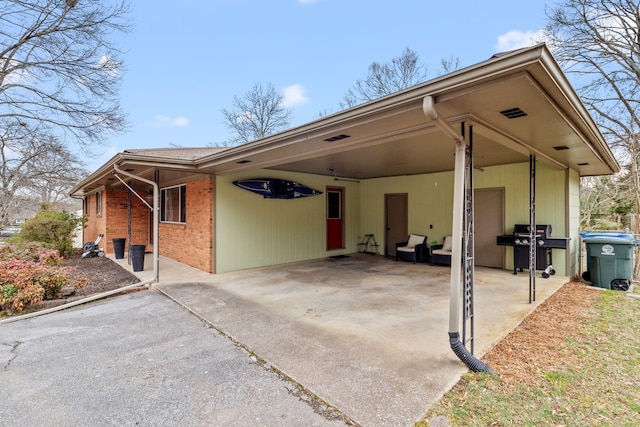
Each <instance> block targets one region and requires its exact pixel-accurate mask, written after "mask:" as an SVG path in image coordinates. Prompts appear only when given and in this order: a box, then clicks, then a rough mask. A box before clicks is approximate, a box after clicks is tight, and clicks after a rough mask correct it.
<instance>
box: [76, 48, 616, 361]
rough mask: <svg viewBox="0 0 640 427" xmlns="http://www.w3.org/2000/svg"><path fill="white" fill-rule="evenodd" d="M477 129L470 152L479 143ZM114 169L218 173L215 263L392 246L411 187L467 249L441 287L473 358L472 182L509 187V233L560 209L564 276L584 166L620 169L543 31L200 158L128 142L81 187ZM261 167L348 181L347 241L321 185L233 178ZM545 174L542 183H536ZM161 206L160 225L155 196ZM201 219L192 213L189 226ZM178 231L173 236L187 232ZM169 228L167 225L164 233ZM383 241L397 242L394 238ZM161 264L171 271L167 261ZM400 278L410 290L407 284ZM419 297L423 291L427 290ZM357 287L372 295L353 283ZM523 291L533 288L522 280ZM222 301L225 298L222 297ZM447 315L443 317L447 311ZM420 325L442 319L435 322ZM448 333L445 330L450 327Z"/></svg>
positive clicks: (572, 270) (417, 206)
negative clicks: (401, 200) (260, 183)
mask: <svg viewBox="0 0 640 427" xmlns="http://www.w3.org/2000/svg"><path fill="white" fill-rule="evenodd" d="M472 136H473V154H472V155H469V153H470V151H469V146H470V142H471V138H472ZM534 165H537V168H538V172H537V173H534V171H535V170H536V169H535V167H534ZM114 170H122V171H125V172H127V174H129V175H128V176H132V177H136V178H134V180H136V179H137V180H138V181H140V180H143V181H142V182H145V181H144V180H147V181H151V182H154V183H156V184H157V185H159V186H160V187H163V186H171V185H175V184H177V183H180V182H185V181H189V180H194V179H197V178H194V177H202V176H205V177H209V178H210V179H211V181H212V182H213V185H212V186H211V191H212V193H213V194H214V196H213V200H212V204H211V206H210V210H211V212H212V216H213V219H211V220H208V221H204V222H203V224H205V225H204V226H203V228H201V229H199V230H196V231H197V232H201V231H204V232H206V233H208V234H207V236H210V238H209V239H208V240H207V241H206V242H204V244H203V245H200V246H198V252H200V251H201V252H203V253H204V252H207V254H208V255H210V256H211V261H210V265H209V266H207V267H208V268H209V267H210V271H213V272H215V273H218V274H224V275H226V274H232V273H233V272H234V271H240V270H245V269H247V270H248V269H255V268H256V267H267V266H273V265H285V266H290V265H291V264H288V263H291V262H299V261H306V260H314V259H322V260H325V259H326V257H328V256H334V255H348V254H354V253H356V252H357V250H358V243H359V241H360V239H361V238H362V236H364V235H365V234H370V233H373V234H375V235H376V236H378V238H379V239H380V242H381V243H382V245H383V247H385V248H388V247H390V244H391V243H393V242H394V240H393V239H397V237H394V238H392V237H390V229H391V227H389V226H387V224H385V216H386V214H387V213H388V212H385V210H384V207H383V206H384V205H383V203H384V202H383V198H384V197H386V196H387V195H388V194H396V193H402V192H406V193H407V194H409V195H410V196H411V200H412V203H410V204H409V205H408V215H407V216H408V222H407V227H406V228H407V229H406V230H404V231H403V232H404V233H405V235H406V232H407V231H411V232H413V231H414V230H416V231H422V232H423V233H424V234H427V233H428V234H429V240H430V241H431V240H432V239H435V240H439V239H441V238H442V237H443V236H445V235H450V234H452V235H453V237H454V239H453V242H454V244H453V257H452V258H453V259H454V260H463V259H464V260H465V261H466V262H467V264H466V266H465V268H464V269H463V268H462V265H461V263H460V262H453V263H452V265H453V267H452V269H451V271H450V273H449V270H448V269H446V271H447V279H446V281H447V283H446V284H443V283H442V282H441V281H440V282H439V286H438V292H443V291H445V292H447V293H448V300H447V302H446V305H447V307H448V319H449V327H448V332H449V334H450V335H451V344H452V346H453V347H454V350H455V349H457V350H460V351H457V350H456V354H458V355H459V356H460V357H461V359H463V360H464V361H465V363H467V364H469V363H468V362H469V361H470V360H471V362H473V358H468V357H467V355H466V354H464V353H465V351H466V350H464V348H462V349H461V348H460V345H459V344H460V342H459V340H458V337H457V334H458V332H459V330H460V329H461V324H462V316H461V313H460V311H461V310H460V307H464V308H465V310H466V311H465V314H464V318H465V322H467V321H468V320H469V318H470V317H469V309H471V313H473V308H472V307H473V305H472V304H470V303H469V299H468V297H469V294H470V293H471V294H473V285H474V283H479V282H481V279H480V278H479V277H477V278H475V280H474V278H473V266H474V263H475V259H474V252H473V248H474V245H472V244H469V243H470V242H471V241H472V240H473V239H475V238H476V237H477V234H478V233H477V231H479V230H481V229H482V227H483V226H484V225H483V224H475V228H474V219H473V210H474V209H473V202H471V203H470V202H469V200H470V198H469V197H467V196H468V195H469V193H472V192H473V190H474V189H477V188H487V189H490V188H495V187H499V188H504V193H505V201H504V206H503V207H501V208H500V210H502V211H503V212H502V214H503V216H504V218H505V221H504V222H503V224H502V225H501V228H502V229H501V230H499V231H497V232H496V233H495V235H500V234H506V233H509V232H510V230H509V228H510V227H511V226H512V224H515V223H531V224H532V225H534V224H535V223H536V216H535V210H536V209H537V210H538V211H539V212H540V217H543V218H544V219H543V220H544V221H545V222H549V223H553V226H554V228H555V229H556V230H559V232H560V234H561V235H564V236H568V237H570V238H571V239H572V240H571V244H570V247H568V248H567V249H566V251H564V252H562V253H561V254H559V255H560V256H556V255H558V254H556V255H554V260H558V259H559V260H560V261H559V262H557V263H558V264H559V265H557V266H556V267H557V270H558V273H559V276H565V277H566V276H569V277H571V276H573V275H575V274H576V273H577V266H576V264H577V257H578V250H577V245H576V242H577V241H578V235H579V233H578V232H579V185H580V177H581V176H587V175H603V174H611V173H615V172H616V171H618V170H619V166H618V164H617V162H616V161H615V159H614V157H613V154H612V153H611V151H610V149H609V148H608V146H607V144H606V142H605V140H604V138H603V137H602V135H601V133H600V131H599V130H598V128H597V126H596V124H595V123H594V121H593V119H592V118H591V116H590V115H589V113H588V112H587V110H586V108H585V107H584V105H583V104H582V102H581V101H580V99H579V98H578V96H577V94H576V93H575V91H574V90H573V88H572V87H571V85H570V84H569V82H568V80H567V78H566V77H565V76H564V74H563V73H562V71H561V69H560V67H559V66H558V64H557V63H556V62H555V60H554V59H553V57H552V55H551V53H550V52H549V50H548V49H547V47H546V46H545V45H539V46H535V47H532V48H527V49H522V50H518V51H514V52H508V53H505V54H501V55H496V56H494V57H492V58H489V59H488V60H487V61H484V62H481V63H479V64H475V65H473V66H470V67H467V68H464V69H461V70H458V71H455V72H453V73H450V74H447V75H445V76H442V77H438V78H436V79H433V80H431V81H428V82H425V83H423V84H420V85H417V86H414V87H412V88H409V89H407V90H404V91H402V92H399V93H396V94H393V95H390V96H387V97H385V98H382V99H380V100H376V101H373V102H370V103H367V104H364V105H361V106H357V107H354V108H351V109H349V110H346V111H342V112H339V113H336V114H334V115H331V116H327V117H325V118H321V119H319V120H316V121H314V122H311V123H308V124H305V125H303V126H300V127H297V128H294V129H290V130H287V131H285V132H282V133H279V134H277V135H273V136H269V137H266V138H264V139H261V140H258V141H254V142H251V143H248V144H245V145H242V146H238V147H232V148H229V149H226V150H221V151H218V150H216V151H215V152H213V153H210V154H206V155H199V156H198V155H194V156H192V157H189V158H187V157H177V158H172V157H171V155H170V154H168V153H164V155H158V153H157V152H155V153H154V152H149V151H147V152H145V150H132V151H127V152H125V153H121V154H119V155H117V156H115V157H114V158H113V159H112V160H111V161H110V162H108V163H107V164H105V166H103V167H102V168H101V169H100V170H98V171H96V172H95V173H94V174H92V175H91V176H90V177H89V178H87V179H86V180H84V181H83V182H82V183H80V184H78V185H77V186H76V187H75V188H74V189H73V191H72V192H73V193H74V194H76V195H78V196H82V195H87V194H92V192H96V191H99V190H100V189H111V188H117V185H118V183H117V182H116V183H113V182H110V181H109V179H110V178H111V175H112V174H113V171H114ZM474 171H482V174H481V175H479V176H478V179H477V180H476V181H475V182H474V181H473V180H472V179H470V177H471V176H472V172H474ZM261 175H269V176H272V175H273V176H275V175H278V177H279V178H282V179H290V180H296V181H297V180H304V183H305V184H307V185H310V186H311V187H314V188H319V189H321V190H324V191H326V192H329V191H330V190H333V189H334V187H337V186H340V188H342V189H343V190H344V191H345V192H346V194H347V196H345V205H347V208H348V209H349V212H350V215H348V216H345V217H340V218H339V219H340V220H341V221H343V233H344V236H342V237H343V241H342V242H341V245H340V246H338V247H335V248H334V247H328V246H329V245H328V243H327V244H326V245H325V242H326V241H328V239H326V241H325V236H326V233H325V231H326V230H325V227H328V226H327V225H326V222H325V221H326V218H325V217H324V215H325V212H327V209H326V205H325V200H324V199H322V198H321V197H318V196H315V197H309V198H307V200H296V201H288V202H285V203H284V204H283V203H277V202H278V201H273V200H264V199H260V198H257V197H255V195H253V194H249V193H248V192H245V191H244V190H241V189H238V188H236V187H234V186H233V184H232V182H233V181H234V180H238V179H244V178H252V177H253V178H255V177H258V176H261ZM111 179H112V178H111ZM536 180H540V181H542V184H543V185H540V186H539V188H542V190H539V191H538V194H537V197H536V191H535V188H536V186H535V183H536ZM149 189H150V187H148V188H147V189H146V190H147V191H148V190H149ZM144 190H145V189H144V188H143V191H144ZM338 190H339V189H338ZM157 193H158V191H157V190H156V191H154V197H153V199H154V203H155V204H154V206H157V203H158V200H157V199H158V194H157ZM280 202H281V201H280ZM294 202H295V203H294ZM207 213H208V212H207ZM154 214H155V215H154V229H156V230H157V224H158V221H159V220H158V212H157V210H156V212H154ZM194 219H196V220H197V219H198V218H194ZM193 222H195V223H197V221H193ZM193 222H192V223H189V221H187V222H186V223H185V226H184V227H185V229H186V230H188V227H189V226H190V225H192V224H193ZM107 224H108V220H107ZM465 225H466V226H465ZM167 236H168V237H169V238H167V239H166V241H167V242H168V243H167V244H166V246H169V245H171V244H172V242H173V240H172V239H175V238H176V237H175V236H177V234H173V235H170V236H169V235H168V234H167ZM162 239H163V236H162V235H160V238H159V239H154V244H155V245H158V240H160V241H162ZM395 241H398V240H395ZM476 243H477V242H476ZM485 243H486V242H485ZM488 243H489V245H488V247H489V248H495V246H496V245H495V237H494V236H491V235H490V236H489V237H488ZM465 244H466V245H465ZM508 251H509V249H507V251H506V252H505V251H504V250H502V252H500V253H499V255H500V257H501V261H502V264H501V265H500V267H499V268H506V269H510V266H509V262H510V257H509V256H508V255H507V254H506V253H508ZM157 252H158V251H157V250H156V253H157ZM187 252H188V254H187V255H186V256H184V257H183V258H182V259H185V260H187V261H188V260H189V258H190V256H189V255H192V254H193V251H191V252H190V253H189V251H187ZM534 252H535V251H534ZM385 253H386V254H387V255H391V254H390V253H389V251H388V250H385ZM160 254H162V244H160ZM187 261H183V262H187ZM154 264H156V263H155V262H154ZM554 264H555V262H554ZM530 265H531V264H530ZM533 265H535V262H534V263H533ZM404 268H409V267H406V266H404ZM415 268H426V266H417V267H415ZM252 271H253V270H252ZM500 273H501V274H503V275H505V276H506V277H509V279H510V280H511V281H514V282H515V281H518V282H519V281H520V280H523V279H524V280H528V282H529V289H531V281H532V280H533V282H534V283H535V270H533V271H531V272H530V274H529V275H528V276H527V275H518V276H517V277H514V276H512V275H510V274H509V273H505V272H504V271H500ZM239 274H241V273H239ZM427 276H428V275H427ZM160 277H161V280H164V279H163V278H162V277H163V275H162V273H161V274H160ZM332 280H333V279H332ZM425 280H427V278H426V277H425ZM541 283H551V281H545V282H541ZM235 285H236V286H237V285H238V284H237V283H235ZM443 285H444V286H443ZM463 285H464V286H465V287H463ZM299 286H303V285H302V284H299ZM396 290H397V291H398V292H399V293H401V288H397V289H396ZM512 290H513V289H512V288H508V287H507V288H505V289H504V290H503V292H500V293H499V294H494V295H493V298H494V299H496V300H498V295H500V297H502V296H504V295H503V293H507V294H509V293H511V291H512ZM271 291H272V292H275V294H274V295H273V296H272V297H273V298H276V299H278V298H282V299H286V293H287V292H288V290H285V289H277V288H272V289H271ZM363 291H364V290H363ZM194 292H195V291H194ZM529 295H531V292H530V291H529ZM414 297H415V298H416V303H418V304H419V303H420V302H421V299H420V296H418V295H414ZM354 298H355V300H362V299H361V298H358V297H356V296H355V295H354ZM463 298H464V304H463V301H462V300H463ZM516 298H518V299H520V298H522V300H521V301H523V302H524V303H526V301H527V298H526V296H520V295H519V294H518V295H517V296H516ZM540 298H541V297H540V295H538V300H539V299H540ZM529 299H530V298H529ZM211 302H212V307H214V308H215V300H214V301H211ZM441 306H442V304H441V303H439V305H438V307H441ZM485 309H486V308H482V309H480V308H477V309H476V310H475V315H476V316H477V318H478V319H480V318H481V317H482V316H483V315H486V313H484V312H483V311H482V310H485ZM440 315H441V317H442V318H446V315H445V314H442V313H440ZM439 319H440V317H439ZM440 320H442V319H440ZM355 321H356V320H355V319H354V322H355ZM356 324H357V322H356ZM465 325H466V323H465ZM413 326H414V327H415V328H421V327H424V328H426V329H429V328H430V327H431V325H430V324H429V322H427V324H424V325H423V324H416V325H413ZM514 326H515V325H514ZM483 328H488V326H487V325H482V324H481V323H480V321H478V324H477V325H476V334H475V335H476V340H475V342H476V345H477V348H476V353H478V354H481V353H482V351H479V350H478V349H480V348H483V347H482V346H486V345H487V343H486V342H485V343H482V340H481V339H480V338H478V337H480V336H481V335H482V334H483V333H484V332H485V331H484V330H483ZM417 330H419V329H417ZM473 335H474V334H473V333H472V334H471V336H473ZM443 337H444V339H446V336H444V333H443ZM426 344H428V343H426ZM440 356H441V355H439V356H438V357H440ZM446 357H447V358H448V357H450V356H446ZM407 363H409V362H407ZM412 366H415V365H412ZM470 367H471V366H470Z"/></svg>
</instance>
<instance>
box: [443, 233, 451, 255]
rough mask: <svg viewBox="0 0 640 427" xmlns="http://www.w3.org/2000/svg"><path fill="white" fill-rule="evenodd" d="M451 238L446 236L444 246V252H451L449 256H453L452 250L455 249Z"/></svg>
mask: <svg viewBox="0 0 640 427" xmlns="http://www.w3.org/2000/svg"><path fill="white" fill-rule="evenodd" d="M452 240H453V239H452V238H451V236H444V243H443V244H442V250H443V251H449V255H451V250H452V249H453V245H452Z"/></svg>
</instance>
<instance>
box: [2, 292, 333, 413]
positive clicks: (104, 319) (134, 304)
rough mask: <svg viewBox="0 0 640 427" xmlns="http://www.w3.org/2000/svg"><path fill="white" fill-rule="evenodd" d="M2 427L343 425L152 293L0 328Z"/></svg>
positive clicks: (130, 295) (114, 298)
mask: <svg viewBox="0 0 640 427" xmlns="http://www.w3.org/2000/svg"><path fill="white" fill-rule="evenodd" d="M0 402H1V404H0V406H1V410H0V426H36V425H37V426H106V425H118V426H127V425H129V426H174V425H180V426H344V425H345V423H344V421H342V419H341V418H340V414H338V413H336V412H334V411H332V410H331V408H327V407H326V406H323V405H322V404H321V403H319V402H316V401H314V400H313V399H310V398H309V397H307V396H305V395H304V394H303V393H302V392H301V391H300V390H299V389H297V388H296V386H295V385H294V384H292V383H291V382H289V381H287V380H284V379H281V378H280V377H279V376H278V375H277V374H276V373H274V372H273V371H272V370H271V369H270V367H269V366H268V365H266V366H263V365H262V364H261V363H260V362H259V361H257V360H256V358H255V357H252V355H251V354H249V353H248V352H247V351H246V350H245V349H243V348H242V347H240V346H237V345H235V344H234V343H233V342H232V341H231V340H230V339H229V338H227V337H225V336H223V335H221V334H220V333H219V332H217V331H216V330H215V329H213V328H210V327H209V326H207V325H206V324H205V323H203V322H202V321H200V320H199V319H198V318H197V317H195V316H194V315H192V314H191V313H189V312H188V311H186V310H185V309H184V308H182V307H180V306H179V305H177V304H175V303H174V302H173V301H170V300H169V299H167V298H166V297H164V296H162V295H160V294H158V293H156V292H154V291H140V292H136V293H132V294H127V295H122V296H118V297H113V298H109V299H105V300H102V301H98V302H93V303H90V304H87V305H84V306H79V307H75V308H72V309H68V310H65V311H61V312H56V313H52V314H47V315H43V316H39V317H35V318H31V319H26V320H21V321H17V322H13V323H8V324H2V325H0Z"/></svg>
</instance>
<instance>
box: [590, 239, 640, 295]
mask: <svg viewBox="0 0 640 427" xmlns="http://www.w3.org/2000/svg"><path fill="white" fill-rule="evenodd" d="M584 242H585V243H586V245H587V256H588V257H589V266H590V272H591V283H593V284H594V285H595V286H598V287H600V288H606V289H614V290H618V291H627V290H628V289H629V287H630V286H631V279H632V278H633V249H634V248H635V247H636V246H637V244H638V242H637V241H636V240H633V239H631V238H623V237H607V236H596V237H589V238H587V239H584Z"/></svg>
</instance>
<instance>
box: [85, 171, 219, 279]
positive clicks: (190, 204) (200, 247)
mask: <svg viewBox="0 0 640 427" xmlns="http://www.w3.org/2000/svg"><path fill="white" fill-rule="evenodd" d="M213 182H214V181H213V179H212V178H210V177H207V178H203V179H200V180H197V181H192V182H188V183H187V184H186V186H187V189H186V196H187V200H186V222H185V223H184V224H170V223H160V255H162V256H165V257H167V258H171V259H173V260H176V261H178V262H181V263H184V264H187V265H189V266H191V267H194V268H197V269H199V270H203V271H206V272H208V273H212V272H213V271H214V268H213V196H214V189H213ZM127 192H128V191H127V190H107V191H103V192H102V215H97V213H96V212H97V211H96V196H95V194H93V195H91V196H88V197H89V204H90V205H89V206H90V209H89V215H86V211H85V216H86V217H87V222H86V223H85V229H84V237H83V242H87V241H93V240H95V239H96V238H97V237H98V234H99V233H103V234H104V237H103V240H102V242H100V247H103V248H104V249H105V252H106V253H108V254H112V253H113V241H112V239H114V238H121V237H125V238H127V243H126V247H127V248H128V247H129V245H130V244H134V245H142V244H144V245H147V250H151V249H152V244H151V240H152V234H153V231H152V230H151V222H152V218H151V215H150V211H149V208H148V207H147V206H146V205H145V204H143V203H142V201H140V199H138V197H136V196H135V195H131V241H129V238H128V219H127V218H128V213H127V204H128V201H127ZM142 193H144V192H141V194H142ZM127 250H128V249H127Z"/></svg>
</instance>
